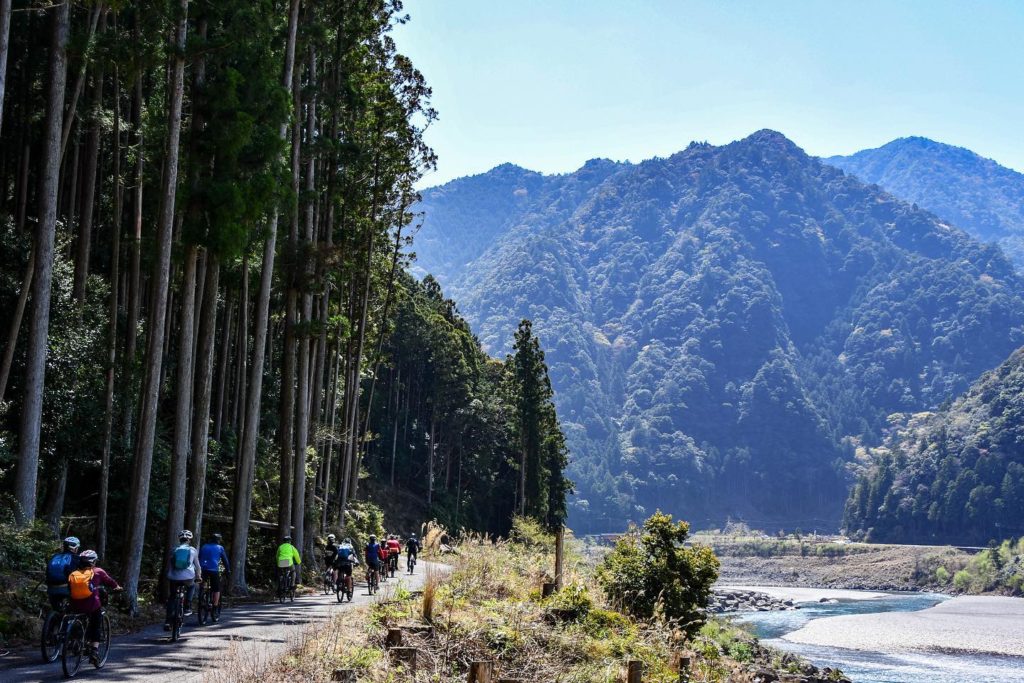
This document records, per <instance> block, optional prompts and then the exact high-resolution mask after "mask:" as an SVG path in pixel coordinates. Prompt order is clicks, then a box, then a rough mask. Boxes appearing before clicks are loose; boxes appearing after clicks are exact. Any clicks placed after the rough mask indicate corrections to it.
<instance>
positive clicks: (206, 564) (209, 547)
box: [199, 543, 231, 573]
mask: <svg viewBox="0 0 1024 683" xmlns="http://www.w3.org/2000/svg"><path fill="white" fill-rule="evenodd" d="M221 560H224V569H226V570H227V571H228V573H230V572H231V561H230V560H228V554H227V551H225V550H224V546H222V545H220V544H219V543H204V544H203V547H202V548H200V549H199V566H201V567H202V568H203V569H204V570H205V571H208V572H216V571H220V562H221Z"/></svg>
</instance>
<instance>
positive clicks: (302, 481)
mask: <svg viewBox="0 0 1024 683" xmlns="http://www.w3.org/2000/svg"><path fill="white" fill-rule="evenodd" d="M308 68H309V74H308V76H307V78H308V80H309V83H310V85H311V86H312V85H314V84H315V83H316V50H314V49H313V48H312V47H311V48H310V50H309V67H308ZM314 92H315V91H314ZM306 111H307V120H306V136H307V138H308V140H309V142H310V143H312V141H313V136H314V133H315V131H316V97H315V95H314V96H313V97H311V98H310V100H309V104H307V105H306ZM307 147H308V149H309V159H308V162H307V164H306V216H305V218H306V235H305V246H306V251H305V254H304V256H305V257H304V258H303V262H304V264H305V265H304V267H303V270H304V273H303V278H302V279H303V288H302V289H303V292H302V322H303V323H304V325H303V327H304V332H303V334H302V337H301V339H300V340H299V369H298V373H299V386H298V402H297V405H296V408H297V410H296V415H295V446H296V447H295V491H294V494H293V496H292V523H293V524H294V526H295V534H294V535H295V547H296V548H303V549H305V545H304V542H305V537H306V534H305V526H306V452H307V449H308V447H309V430H310V426H309V423H310V414H309V413H310V410H309V404H310V381H309V370H310V368H309V366H310V344H311V341H310V334H309V329H310V323H312V321H313V295H312V294H311V293H310V289H309V288H310V280H312V277H313V269H312V255H313V253H314V251H315V244H314V239H315V235H314V220H315V212H314V209H315V205H316V199H315V195H314V191H315V189H316V184H315V181H316V178H315V171H316V155H315V154H314V152H313V145H312V144H308V145H307Z"/></svg>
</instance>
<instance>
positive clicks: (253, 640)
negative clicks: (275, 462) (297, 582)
mask: <svg viewBox="0 0 1024 683" xmlns="http://www.w3.org/2000/svg"><path fill="white" fill-rule="evenodd" d="M427 564H428V563H426V562H420V564H419V566H417V567H416V573H415V574H414V575H412V576H409V575H408V574H403V575H402V576H401V578H400V579H399V577H398V575H396V578H395V579H389V580H388V581H387V582H386V583H384V584H381V590H380V592H379V593H378V594H377V596H375V597H370V596H369V595H367V593H366V585H365V583H363V584H362V585H360V584H358V583H357V584H356V593H355V596H354V598H353V601H352V605H353V606H354V605H360V604H367V603H369V602H371V601H373V600H377V599H379V598H381V597H384V596H387V595H390V594H391V593H392V592H393V591H394V590H395V588H396V587H397V586H398V585H402V586H404V587H405V588H407V589H410V590H415V589H417V588H420V587H422V585H423V581H424V579H425V578H426V573H427ZM357 574H358V572H357ZM349 609H351V606H350V605H349V604H348V603H344V604H340V605H339V604H338V603H337V601H336V600H335V597H334V594H331V595H324V594H323V593H322V592H320V593H318V594H316V595H309V596H303V597H298V598H296V599H295V602H294V604H292V603H286V604H284V605H281V604H278V603H276V602H274V603H266V604H245V605H237V606H234V607H231V608H230V609H225V610H224V611H223V614H222V616H221V620H220V623H218V624H212V625H208V626H204V627H198V626H196V623H195V618H194V617H190V618H189V620H188V622H187V623H186V625H185V628H183V629H182V634H181V638H180V639H179V640H178V642H177V643H171V642H170V640H169V638H168V634H167V632H166V631H164V630H163V628H162V627H161V626H160V625H156V626H151V627H148V628H146V629H144V630H142V631H140V632H138V633H133V634H130V635H125V636H120V637H116V638H114V639H113V641H112V642H111V644H110V657H109V658H108V659H107V664H106V666H105V667H104V668H103V669H102V670H100V671H97V670H96V669H93V668H92V666H91V665H89V664H88V663H84V662H83V667H82V671H81V672H80V673H79V674H78V676H77V677H76V680H78V679H82V680H86V681H88V680H94V681H100V680H102V681H146V682H147V683H157V682H159V681H167V682H171V681H173V682H174V683H185V682H199V681H202V680H203V672H204V670H207V671H208V670H209V669H211V668H215V667H216V666H217V665H218V664H219V663H221V662H223V661H224V656H225V655H226V653H227V651H228V650H229V648H233V647H235V648H243V649H244V650H246V651H247V652H249V653H250V654H251V656H254V657H255V656H259V658H260V659H262V660H264V661H265V660H268V659H272V658H275V657H278V656H280V655H281V654H283V653H284V652H285V651H286V650H287V649H288V647H289V645H291V644H292V643H294V642H295V639H296V638H297V637H298V636H299V635H300V634H301V633H302V631H303V629H304V628H305V626H306V625H307V624H310V623H312V622H316V621H322V620H325V619H328V618H330V617H333V616H335V615H337V614H343V613H344V612H345V611H346V610H349ZM257 653H258V654H257ZM61 679H63V674H62V672H61V668H60V661H59V660H58V661H57V662H55V663H53V664H45V665H44V664H42V663H40V660H39V653H38V650H31V651H24V652H19V653H12V654H11V655H9V656H8V657H5V658H3V659H0V682H3V683H7V682H8V681H9V682H11V683H15V682H16V683H28V682H29V681H56V680H61Z"/></svg>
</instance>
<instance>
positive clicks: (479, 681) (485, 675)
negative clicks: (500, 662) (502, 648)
mask: <svg viewBox="0 0 1024 683" xmlns="http://www.w3.org/2000/svg"><path fill="white" fill-rule="evenodd" d="M493 676H494V662H470V664H469V678H468V679H467V681H468V683H491V678H492V677H493Z"/></svg>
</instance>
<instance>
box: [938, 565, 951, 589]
mask: <svg viewBox="0 0 1024 683" xmlns="http://www.w3.org/2000/svg"><path fill="white" fill-rule="evenodd" d="M935 583H937V584H939V585H940V586H945V585H946V584H948V583H949V571H948V570H947V569H946V568H945V567H939V568H938V569H936V570H935Z"/></svg>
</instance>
